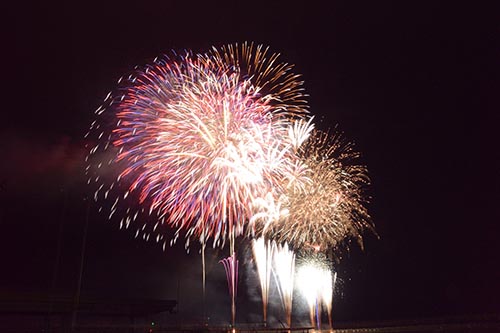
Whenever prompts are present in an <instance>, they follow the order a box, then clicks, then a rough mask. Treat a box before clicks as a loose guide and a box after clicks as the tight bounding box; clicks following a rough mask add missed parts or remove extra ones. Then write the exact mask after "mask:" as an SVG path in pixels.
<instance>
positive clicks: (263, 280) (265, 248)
mask: <svg viewBox="0 0 500 333" xmlns="http://www.w3.org/2000/svg"><path fill="white" fill-rule="evenodd" d="M274 246H275V243H271V241H269V240H265V239H264V238H263V237H262V238H258V239H254V240H252V250H253V257H254V261H255V265H256V266H257V273H258V275H259V282H260V289H261V294H262V311H263V318H264V325H266V326H267V305H268V301H269V282H270V279H271V270H272V256H273V249H274Z"/></svg>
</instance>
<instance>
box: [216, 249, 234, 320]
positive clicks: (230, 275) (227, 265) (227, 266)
mask: <svg viewBox="0 0 500 333" xmlns="http://www.w3.org/2000/svg"><path fill="white" fill-rule="evenodd" d="M220 263H221V264H222V265H224V270H225V271H226V278H227V287H228V289H229V295H230V296H231V325H232V327H233V328H234V324H235V319H236V294H237V292H238V259H236V253H233V254H232V255H231V256H229V257H227V258H225V259H222V260H221V261H220Z"/></svg>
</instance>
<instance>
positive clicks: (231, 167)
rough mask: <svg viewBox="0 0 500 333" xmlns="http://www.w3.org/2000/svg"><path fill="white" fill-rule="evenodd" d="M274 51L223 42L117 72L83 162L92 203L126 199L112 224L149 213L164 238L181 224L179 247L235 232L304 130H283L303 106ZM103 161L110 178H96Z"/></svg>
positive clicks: (217, 240)
mask: <svg viewBox="0 0 500 333" xmlns="http://www.w3.org/2000/svg"><path fill="white" fill-rule="evenodd" d="M277 57H278V56H277V55H269V57H267V49H266V50H263V49H262V48H261V47H257V48H254V47H253V45H252V44H251V45H246V44H244V45H241V46H238V45H236V46H227V47H223V48H222V49H221V50H216V49H213V50H212V51H211V52H210V53H207V54H204V55H197V56H193V55H191V54H189V53H186V54H185V55H182V56H176V57H175V58H174V59H169V58H165V59H162V60H157V59H156V60H155V61H154V63H153V64H152V65H149V66H146V67H145V68H144V69H138V70H136V71H135V72H134V73H132V74H131V75H129V76H128V77H126V78H123V79H120V81H119V83H120V86H119V89H118V90H117V92H116V93H114V94H111V93H110V94H109V95H108V96H107V98H106V106H105V107H100V108H99V109H98V110H97V111H96V114H97V115H98V120H97V121H96V122H94V123H93V124H92V126H91V131H90V134H91V136H92V137H93V139H94V140H95V141H96V144H95V146H93V148H92V149H91V150H90V154H89V156H88V161H89V166H88V167H87V172H88V174H89V176H90V177H89V183H92V184H96V187H97V190H96V192H95V195H94V197H95V199H96V201H99V200H102V199H106V200H109V201H110V202H112V205H111V208H110V213H109V217H110V218H111V217H112V216H113V215H115V213H116V212H117V210H120V207H119V206H120V203H121V202H123V201H127V203H126V205H125V206H126V211H123V209H124V208H121V209H122V211H121V212H119V213H118V214H116V215H121V216H122V222H121V225H124V226H125V227H128V226H129V224H130V223H131V222H133V221H134V220H136V219H137V217H138V215H140V214H149V215H153V216H154V219H155V220H156V221H157V222H156V223H155V224H154V227H153V231H155V230H156V228H157V226H158V223H160V224H166V225H169V226H171V227H172V228H173V229H174V230H175V231H176V236H175V238H174V240H175V239H176V238H177V236H178V235H179V233H180V232H182V231H184V232H185V236H186V239H187V242H186V246H189V239H190V238H192V237H194V238H197V239H199V240H200V241H201V242H202V243H203V244H204V243H205V242H206V240H207V239H208V238H213V241H214V245H224V243H225V241H226V238H227V237H228V236H229V237H231V238H232V240H234V237H236V236H238V235H240V234H241V233H242V232H243V229H244V226H245V223H246V222H247V221H248V220H249V219H250V218H251V217H252V216H253V214H254V211H253V208H252V207H253V202H254V201H255V200H258V199H259V198H264V197H265V196H266V195H267V193H269V192H270V191H271V190H270V188H271V187H272V186H273V182H275V181H276V179H281V178H282V177H283V174H285V173H287V172H288V171H286V170H289V169H291V166H292V165H293V159H291V158H289V156H288V155H289V154H292V153H293V150H294V148H293V147H294V145H296V142H297V141H303V138H300V137H291V134H293V135H300V134H304V133H297V132H294V131H293V130H292V129H293V128H294V126H295V125H294V122H296V120H297V118H300V117H304V116H305V115H306V113H307V112H306V109H305V108H304V105H305V104H304V101H303V98H302V97H303V96H302V94H301V88H300V86H301V82H300V81H298V80H297V76H296V75H294V74H292V73H291V72H290V69H291V66H289V65H287V64H280V63H278V62H277ZM106 164H108V165H110V166H112V168H111V169H114V170H118V171H117V173H116V177H115V178H113V177H110V176H109V175H108V176H107V177H106V175H103V170H102V169H101V167H102V166H103V165H106ZM103 169H104V168H103ZM108 169H109V168H108ZM107 172H109V171H104V173H107ZM122 205H123V203H122ZM140 230H141V231H143V234H144V235H147V238H149V233H148V232H152V231H151V229H150V228H149V229H147V230H149V231H147V230H145V229H144V227H142V228H140ZM158 237H163V235H158V236H157V238H158ZM157 240H158V239H157ZM164 245H165V243H164Z"/></svg>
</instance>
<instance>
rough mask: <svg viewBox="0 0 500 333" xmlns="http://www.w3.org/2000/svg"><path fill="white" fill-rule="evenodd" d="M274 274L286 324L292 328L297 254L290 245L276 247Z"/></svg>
mask: <svg viewBox="0 0 500 333" xmlns="http://www.w3.org/2000/svg"><path fill="white" fill-rule="evenodd" d="M273 262H274V265H273V273H274V276H275V278H276V282H277V283H276V284H277V285H278V291H279V294H280V297H281V302H282V304H283V309H284V310H285V317H286V323H287V324H288V327H289V328H290V327H291V326H292V301H293V282H294V276H295V254H294V253H293V251H292V250H291V249H289V247H288V244H286V243H285V244H283V245H276V247H275V250H274V258H273Z"/></svg>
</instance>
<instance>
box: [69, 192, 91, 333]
mask: <svg viewBox="0 0 500 333" xmlns="http://www.w3.org/2000/svg"><path fill="white" fill-rule="evenodd" d="M86 200H87V213H86V215H85V226H84V227H83V236H82V254H81V256H80V270H79V272H78V282H77V287H76V295H75V300H74V304H73V314H72V316H71V331H74V330H75V325H76V317H77V313H78V307H79V306H80V293H81V290H82V276H83V266H84V263H85V250H86V247H87V231H88V229H89V215H90V199H88V198H87V199H86Z"/></svg>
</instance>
